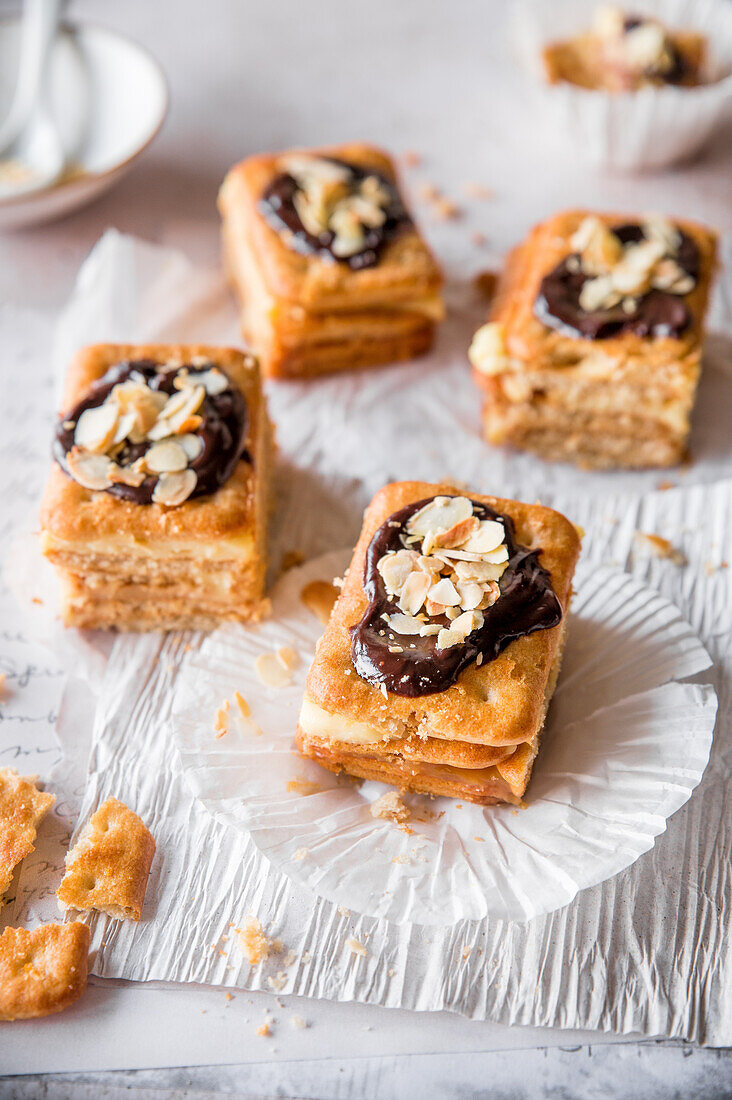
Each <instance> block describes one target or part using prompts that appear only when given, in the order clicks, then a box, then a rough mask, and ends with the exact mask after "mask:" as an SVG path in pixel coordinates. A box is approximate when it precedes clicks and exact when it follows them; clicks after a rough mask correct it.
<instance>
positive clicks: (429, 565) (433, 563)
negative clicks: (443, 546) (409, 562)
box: [417, 555, 443, 581]
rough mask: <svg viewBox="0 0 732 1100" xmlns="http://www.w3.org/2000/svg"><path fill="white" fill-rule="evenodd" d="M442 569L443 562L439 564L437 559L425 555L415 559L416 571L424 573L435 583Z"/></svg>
mask: <svg viewBox="0 0 732 1100" xmlns="http://www.w3.org/2000/svg"><path fill="white" fill-rule="evenodd" d="M442 568H443V562H441V561H440V560H439V558H432V557H426V556H425V555H420V556H419V557H418V558H417V569H419V570H421V572H423V573H426V574H427V575H428V576H430V577H432V578H433V580H435V581H436V580H437V578H438V577H439V575H440V573H441V572H442Z"/></svg>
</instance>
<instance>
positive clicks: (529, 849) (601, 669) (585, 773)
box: [172, 551, 717, 925]
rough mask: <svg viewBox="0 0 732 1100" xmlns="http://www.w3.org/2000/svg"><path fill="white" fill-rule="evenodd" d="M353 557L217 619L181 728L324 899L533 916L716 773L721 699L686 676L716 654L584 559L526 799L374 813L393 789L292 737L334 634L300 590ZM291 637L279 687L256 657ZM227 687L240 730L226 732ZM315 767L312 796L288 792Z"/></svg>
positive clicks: (242, 817) (204, 774)
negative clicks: (251, 614)
mask: <svg viewBox="0 0 732 1100" xmlns="http://www.w3.org/2000/svg"><path fill="white" fill-rule="evenodd" d="M349 559H350V552H348V551H346V552H344V553H341V554H337V553H336V554H329V555H326V556H325V557H324V558H318V559H316V560H315V561H314V562H311V563H309V564H308V565H306V566H304V567H302V568H300V569H293V570H291V571H290V572H289V573H288V574H286V576H285V577H284V578H283V579H282V580H281V581H280V583H279V584H278V585H277V587H276V589H275V590H274V592H273V594H272V618H271V619H269V620H267V621H266V622H264V623H262V624H260V625H258V626H256V627H254V628H253V629H252V628H250V629H246V628H243V627H240V626H228V627H225V628H223V629H222V630H218V631H216V632H215V633H214V634H212V635H211V636H210V637H209V638H208V639H207V640H206V641H205V642H204V643H203V645H202V646H201V647H200V648H199V649H198V650H197V651H196V653H195V654H193V655H192V657H191V659H190V660H189V661H188V662H187V663H186V665H185V667H184V669H183V670H182V672H181V674H180V676H179V678H178V683H177V688H176V693H175V701H174V704H173V714H172V720H173V732H174V735H175V737H176V739H177V742H178V746H179V749H180V752H181V755H182V758H183V768H184V771H185V773H186V778H187V780H188V782H189V783H190V786H191V789H192V790H193V792H194V794H196V795H197V796H198V797H199V798H200V799H201V800H202V801H203V803H204V805H206V806H207V807H208V809H210V810H211V812H212V813H214V814H215V815H216V816H217V817H219V818H220V819H221V820H223V821H225V822H227V823H229V824H231V825H233V826H234V827H235V828H238V829H240V830H242V831H243V832H245V833H249V834H251V836H252V838H253V840H254V843H255V844H256V845H257V847H258V848H259V850H260V851H261V852H262V853H263V854H264V855H265V856H267V858H268V859H269V860H270V861H271V862H272V864H273V865H274V866H275V867H278V868H280V869H281V870H283V871H284V872H285V873H286V874H287V875H288V876H289V877H290V878H292V879H293V880H294V881H295V882H298V883H300V884H301V885H303V886H307V887H309V888H310V889H311V890H312V891H313V892H314V893H315V894H317V895H318V896H319V897H323V898H327V899H328V900H329V901H334V902H337V903H339V904H341V905H344V906H346V907H347V908H349V909H354V910H356V911H357V912H359V913H364V914H366V915H368V916H372V917H384V918H386V919H388V920H391V921H394V922H396V923H398V924H403V923H405V922H406V921H412V922H414V923H415V924H429V925H449V924H454V923H456V922H457V921H459V920H480V919H482V918H483V917H486V916H490V917H494V918H497V919H499V920H524V921H525V920H530V919H531V918H533V917H537V916H540V915H541V914H543V913H550V912H552V911H553V910H554V909H558V908H560V907H561V906H562V905H566V904H567V903H568V902H570V901H572V899H573V898H574V897H575V896H576V894H577V893H578V892H579V891H580V890H583V889H584V888H585V887H587V886H594V885H595V884H596V883H598V882H602V881H603V880H604V879H606V878H610V877H611V876H612V875H615V874H617V873H618V871H622V870H623V869H624V868H625V867H627V866H628V865H629V864H631V863H633V861H634V860H635V859H637V858H638V856H640V855H642V853H643V852H646V851H648V849H649V848H651V847H652V846H653V841H654V838H655V837H656V836H657V835H658V834H659V833H661V832H662V831H663V830H664V829H665V827H666V818H667V817H668V816H669V815H670V814H672V813H674V812H675V811H676V810H677V809H678V808H679V807H680V806H681V805H683V803H684V802H686V800H687V799H688V797H689V795H690V794H691V791H692V789H693V788H694V787H695V786H696V785H697V784H698V783H699V780H700V779H701V776H702V773H703V771H704V768H705V767H706V763H707V760H708V759H709V749H710V747H711V743H712V731H713V729H714V720H715V715H716V711H717V700H716V694H715V692H714V689H713V688H712V687H710V686H708V685H701V684H682V683H679V682H678V681H679V680H680V679H682V678H684V677H688V676H692V675H694V674H696V673H699V672H701V671H703V670H704V669H707V668H708V667H709V664H710V660H709V656H708V654H707V653H706V651H705V650H704V648H703V646H702V645H701V644H700V642H699V641H698V640H697V639H696V638H695V637H694V635H693V633H692V631H691V630H690V629H689V627H688V626H687V625H686V623H684V621H683V619H682V618H681V616H680V614H679V613H678V611H677V610H676V609H675V608H674V607H673V606H672V605H671V604H669V603H668V602H667V601H666V600H664V599H662V598H661V597H660V596H659V595H658V594H657V593H655V592H653V590H652V589H649V588H647V587H645V586H644V585H642V584H641V583H639V582H638V581H636V580H635V579H633V578H632V577H629V576H628V575H627V574H626V573H622V572H621V571H620V570H617V569H615V570H613V569H608V568H602V569H589V570H588V569H581V570H580V571H579V573H578V574H577V576H576V579H575V588H576V595H575V597H574V600H573V610H572V615H571V622H570V626H569V638H568V642H567V647H566V652H565V655H564V660H563V663H562V676H561V679H560V682H559V687H558V689H557V692H556V695H555V699H554V702H553V704H552V708H551V711H550V718H549V721H548V723H547V728H546V730H545V734H544V738H543V746H542V751H541V754H540V756H539V759H538V760H537V763H536V766H535V768H534V775H533V777H532V781H531V786H530V790H529V794H528V797H527V802H528V806H527V808H526V809H524V810H521V811H519V812H517V811H516V809H515V808H514V807H511V806H490V807H481V806H474V805H471V804H470V803H464V802H456V801H455V800H454V799H449V798H437V799H430V798H428V797H425V796H420V795H411V796H408V797H407V800H406V801H407V805H408V807H409V809H410V812H411V814H412V817H411V820H410V825H409V831H408V832H407V831H405V830H404V829H400V828H399V827H397V826H395V825H394V823H392V822H390V821H384V820H375V819H374V818H373V817H372V816H371V813H370V811H369V807H370V804H371V803H372V802H373V801H374V800H375V799H376V798H378V797H379V795H381V794H383V793H385V792H386V791H387V790H388V789H389V788H388V787H386V786H384V785H383V784H380V783H364V784H363V785H362V786H360V787H358V786H356V785H354V784H353V783H349V782H347V781H346V782H344V781H343V780H342V779H341V778H339V777H336V776H334V775H332V774H331V773H330V772H328V771H326V770H325V769H324V768H321V767H320V766H319V765H318V764H316V763H313V762H311V761H305V760H303V758H302V757H300V756H299V755H298V754H297V752H296V750H294V747H293V732H294V730H295V727H296V724H297V718H298V712H299V708H300V702H301V700H302V695H303V690H304V686H305V674H306V671H307V668H308V666H309V664H310V661H311V660H312V657H313V655H314V652H315V643H316V642H317V640H318V638H319V636H320V634H321V633H322V627H321V625H320V623H319V622H318V620H317V619H316V618H315V617H314V616H313V615H312V614H311V613H310V612H309V611H308V610H307V608H306V607H304V606H303V603H302V601H301V599H300V593H301V591H302V588H303V586H304V585H305V584H307V583H308V582H309V581H311V580H315V579H324V580H331V579H332V578H333V576H334V575H340V574H342V573H343V571H344V569H345V568H346V567H347V566H348V562H349ZM282 646H288V647H291V648H292V649H294V650H295V652H296V653H297V654H298V655H299V656H300V660H301V662H302V663H301V665H300V667H299V668H298V669H296V670H294V673H293V677H292V682H291V683H290V684H289V685H287V686H285V687H282V688H271V687H266V686H265V685H264V684H263V683H262V681H261V679H260V677H259V676H258V674H257V671H256V667H255V662H256V660H257V658H258V657H259V656H260V655H261V654H263V653H276V652H277V650H278V649H279V648H280V647H282ZM236 691H239V692H240V693H241V695H242V696H243V697H244V698H245V699H246V701H247V703H248V705H249V707H250V708H251V717H250V718H247V719H245V718H244V717H243V716H242V715H241V712H240V710H239V708H238V706H237V703H236V701H235V696H234V693H235V692H236ZM225 699H228V700H230V704H231V706H230V711H229V713H228V720H227V732H226V733H225V734H224V735H223V736H218V737H217V736H216V733H215V732H214V721H215V715H216V713H217V711H218V709H219V708H220V707H221V705H222V702H223V700H225ZM259 731H262V732H259ZM300 779H304V780H305V781H306V782H307V783H312V784H314V789H313V790H312V792H310V789H309V788H308V789H306V790H305V792H303V790H302V789H301V788H299V787H295V788H294V789H288V784H291V782H292V781H293V780H295V782H297V781H298V780H300Z"/></svg>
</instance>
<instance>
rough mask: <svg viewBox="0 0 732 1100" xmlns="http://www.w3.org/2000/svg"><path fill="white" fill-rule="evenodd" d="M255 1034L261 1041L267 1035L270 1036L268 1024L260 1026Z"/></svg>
mask: <svg viewBox="0 0 732 1100" xmlns="http://www.w3.org/2000/svg"><path fill="white" fill-rule="evenodd" d="M255 1034H256V1035H259V1036H260V1038H262V1039H263V1038H264V1037H265V1036H267V1035H271V1034H272V1032H271V1031H270V1027H269V1024H260V1025H259V1027H258V1028H257V1030H256V1032H255Z"/></svg>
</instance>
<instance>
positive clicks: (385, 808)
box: [369, 791, 410, 824]
mask: <svg viewBox="0 0 732 1100" xmlns="http://www.w3.org/2000/svg"><path fill="white" fill-rule="evenodd" d="M369 811H370V813H371V816H372V817H380V818H386V820H388V821H394V822H397V823H398V824H399V823H401V822H404V821H409V819H410V812H409V807H408V806H405V805H404V800H403V799H402V796H401V795H400V794H399V793H398V791H387V792H386V794H382V795H381V797H380V798H377V799H376V801H375V802H372V803H371V806H370V807H369Z"/></svg>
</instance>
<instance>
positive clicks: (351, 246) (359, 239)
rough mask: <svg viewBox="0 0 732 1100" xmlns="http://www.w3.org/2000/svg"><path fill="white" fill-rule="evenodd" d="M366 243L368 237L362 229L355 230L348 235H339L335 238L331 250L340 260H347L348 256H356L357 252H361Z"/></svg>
mask: <svg viewBox="0 0 732 1100" xmlns="http://www.w3.org/2000/svg"><path fill="white" fill-rule="evenodd" d="M365 241H366V237H365V235H364V232H363V230H362V229H360V228H359V230H358V231H356V230H354V231H353V232H352V233H349V234H348V235H346V234H344V233H337V234H336V236H335V237H334V238H333V241H332V243H331V246H330V250H331V252H332V253H333V255H334V256H337V257H338V258H339V259H341V260H344V259H347V258H348V256H355V255H356V253H357V252H360V251H361V249H362V248H363V246H364V244H365Z"/></svg>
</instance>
